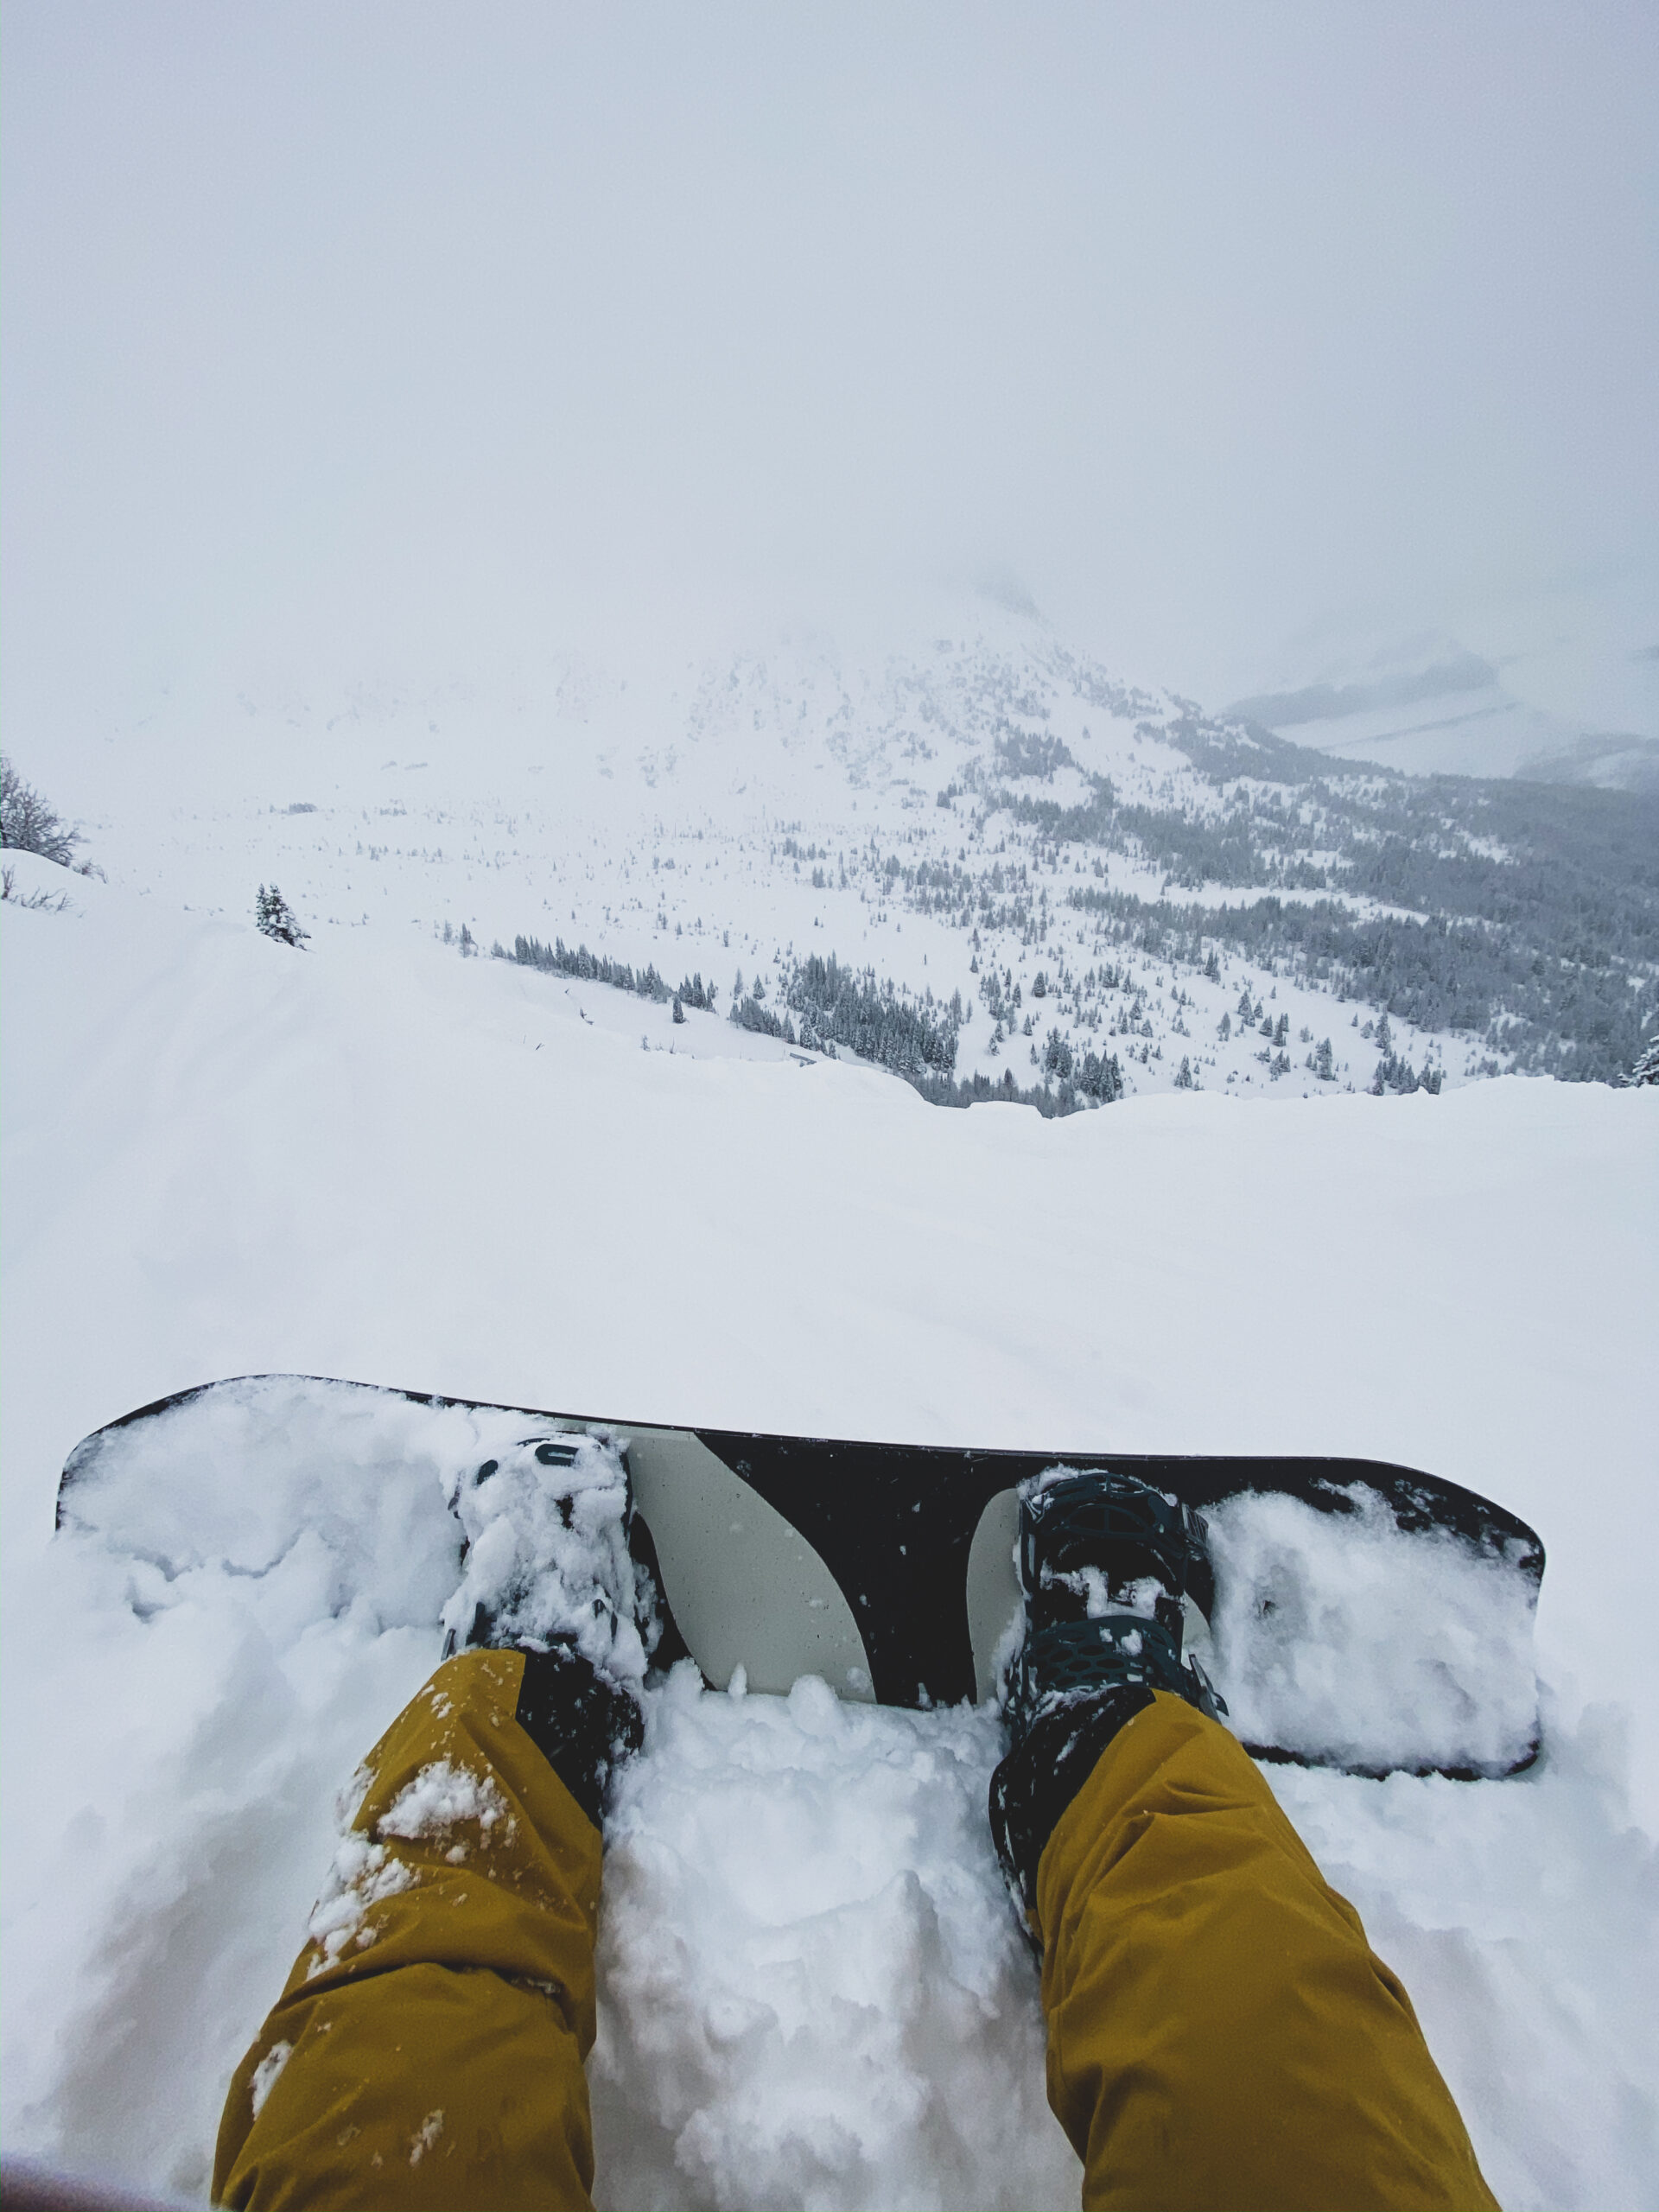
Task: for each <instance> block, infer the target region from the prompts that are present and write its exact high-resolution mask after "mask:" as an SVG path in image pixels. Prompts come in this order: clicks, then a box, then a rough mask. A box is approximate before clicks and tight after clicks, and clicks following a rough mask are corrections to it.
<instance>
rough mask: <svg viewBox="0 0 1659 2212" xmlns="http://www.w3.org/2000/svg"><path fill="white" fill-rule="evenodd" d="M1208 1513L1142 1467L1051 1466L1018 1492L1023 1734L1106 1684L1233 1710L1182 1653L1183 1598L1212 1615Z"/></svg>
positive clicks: (1016, 1706) (1018, 1698)
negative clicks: (1138, 1471)
mask: <svg viewBox="0 0 1659 2212" xmlns="http://www.w3.org/2000/svg"><path fill="white" fill-rule="evenodd" d="M1207 1535H1208V1531H1207V1529H1206V1527H1205V1521H1204V1517H1203V1516H1202V1515H1201V1514H1198V1513H1195V1512H1194V1511H1193V1510H1192V1507H1191V1506H1190V1505H1182V1504H1179V1503H1177V1502H1176V1501H1175V1500H1174V1499H1173V1498H1169V1497H1165V1496H1164V1494H1163V1493H1162V1491H1157V1490H1154V1488H1153V1487H1152V1485H1151V1484H1148V1483H1143V1482H1141V1480H1140V1479H1139V1478H1138V1477H1136V1476H1135V1475H1124V1474H1114V1473H1113V1472H1112V1471H1110V1470H1109V1468H1090V1469H1087V1470H1085V1471H1082V1472H1077V1471H1073V1470H1072V1469H1071V1468H1064V1469H1055V1470H1054V1471H1052V1472H1051V1473H1047V1474H1044V1475H1040V1476H1039V1477H1038V1478H1037V1480H1036V1481H1035V1482H1034V1483H1027V1484H1024V1485H1022V1487H1021V1490H1020V1549H1019V1562H1020V1588H1021V1590H1022V1591H1023V1592H1024V1594H1025V1609H1026V1634H1025V1640H1024V1642H1023V1643H1022V1644H1021V1646H1020V1651H1019V1654H1018V1656H1017V1657H1016V1659H1015V1662H1014V1675H1013V1680H1012V1683H1011V1686H1010V1691H1009V1695H1008V1698H1007V1713H1008V1717H1009V1719H1010V1721H1011V1722H1012V1723H1013V1725H1014V1728H1015V1730H1016V1732H1017V1731H1019V1730H1020V1728H1021V1727H1022V1726H1029V1725H1030V1724H1031V1722H1032V1721H1033V1720H1034V1719H1037V1717H1038V1716H1039V1714H1040V1713H1045V1712H1048V1711H1051V1710H1052V1709H1053V1708H1054V1707H1057V1706H1063V1705H1072V1704H1075V1703H1077V1700H1079V1699H1084V1698H1090V1697H1094V1696H1096V1695H1097V1694H1099V1693H1101V1692H1102V1691H1106V1690H1111V1689H1116V1688H1133V1687H1137V1686H1138V1687H1143V1688H1146V1689H1147V1690H1148V1691H1151V1690H1154V1689H1160V1690H1170V1691H1173V1694H1175V1695H1176V1696H1177V1697H1183V1698H1185V1700H1186V1701H1187V1703H1188V1704H1189V1705H1194V1706H1197V1707H1198V1710H1199V1711H1200V1712H1201V1713H1207V1714H1208V1715H1209V1717H1210V1718H1211V1719H1212V1720H1213V1719H1217V1717H1218V1715H1219V1714H1220V1713H1224V1712H1225V1711H1226V1709H1227V1708H1226V1706H1225V1703H1224V1701H1223V1700H1222V1699H1221V1698H1220V1697H1219V1696H1218V1695H1217V1692H1216V1690H1215V1689H1214V1688H1213V1686H1212V1685H1211V1681H1210V1679H1209V1677H1208V1675H1205V1672H1204V1670H1203V1669H1202V1668H1201V1667H1200V1666H1199V1665H1198V1662H1197V1661H1196V1660H1192V1659H1189V1660H1186V1661H1185V1662H1183V1659H1182V1651H1181V1647H1182V1643H1183V1639H1184V1637H1185V1611H1184V1608H1183V1603H1182V1601H1183V1599H1189V1598H1190V1599H1192V1603H1193V1604H1194V1605H1196V1606H1197V1607H1198V1611H1200V1612H1201V1613H1202V1614H1203V1615H1204V1616H1205V1618H1206V1619H1208V1618H1209V1617H1210V1615H1211V1612H1212V1611H1213V1610H1214V1607H1215V1589H1216V1586H1215V1576H1214V1573H1212V1571H1211V1565H1210V1554H1209V1550H1208V1548H1207V1544H1206V1537H1207Z"/></svg>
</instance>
